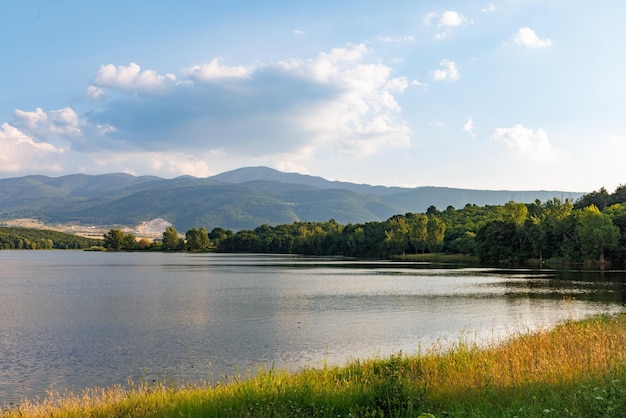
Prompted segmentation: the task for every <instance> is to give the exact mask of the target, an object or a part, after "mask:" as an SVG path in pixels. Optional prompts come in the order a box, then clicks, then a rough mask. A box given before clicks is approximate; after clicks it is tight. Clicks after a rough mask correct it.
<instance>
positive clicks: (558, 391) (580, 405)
mask: <svg viewBox="0 0 626 418" xmlns="http://www.w3.org/2000/svg"><path fill="white" fill-rule="evenodd" d="M422 414H432V415H434V416H436V417H440V416H470V417H504V416H518V417H538V416H558V417H566V416H567V417H569V416H571V417H622V416H626V317H625V316H618V317H599V318H592V319H588V320H585V321H580V322H568V323H566V324H564V325H561V326H558V327H556V328H555V329H553V330H550V331H545V332H539V333H534V334H528V335H526V334H519V335H513V336H511V339H510V340H508V341H507V342H505V343H496V342H494V343H492V344H491V345H488V346H486V347H485V346H484V345H481V346H479V345H478V344H476V343H474V342H468V341H458V342H456V343H455V344H453V346H452V347H451V348H450V347H447V348H446V349H445V350H444V349H443V348H441V347H432V348H430V349H428V350H425V353H424V354H421V355H415V356H405V355H401V354H398V355H393V356H390V357H387V358H383V359H371V360H358V361H353V362H350V363H349V364H347V365H345V366H344V367H331V366H329V367H325V368H321V369H306V370H303V371H301V372H299V373H294V374H291V373H287V372H284V371H279V370H267V371H265V372H261V373H259V374H258V375H256V376H255V377H252V378H250V379H246V380H242V381H238V380H236V379H234V380H232V381H231V382H229V383H226V384H222V385H218V386H217V387H215V388H207V387H204V388H202V387H195V388H194V387H187V388H175V387H168V386H167V385H163V384H161V385H153V386H149V387H146V386H142V387H137V388H134V389H133V390H130V391H124V390H122V389H120V388H114V389H108V390H92V391H87V392H85V393H83V394H82V395H80V396H72V395H66V396H63V397H60V398H51V399H48V400H46V401H42V402H40V403H37V404H32V403H31V404H29V403H24V404H23V405H22V406H21V407H20V408H19V409H12V410H5V411H4V413H3V415H2V416H6V417H18V416H19V417H24V416H25V417H43V416H46V417H50V416H54V417H88V416H92V417H125V416H133V417H144V416H146V417H148V416H149V417H174V416H175V417H179V416H183V417H245V416H249V417H257V416H259V417H296V416H311V417H348V416H352V417H356V416H362V417H374V416H376V417H378V416H398V417H413V416H414V417H419V416H420V415H422ZM424 416H431V415H424Z"/></svg>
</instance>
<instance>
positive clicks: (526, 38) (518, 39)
mask: <svg viewBox="0 0 626 418" xmlns="http://www.w3.org/2000/svg"><path fill="white" fill-rule="evenodd" d="M513 41H514V42H515V43H516V44H518V45H522V46H526V47H528V48H547V47H549V46H552V41H551V40H550V39H548V38H546V39H540V38H539V36H537V34H536V33H535V31H534V30H532V29H531V28H529V27H524V28H521V29H520V30H518V31H517V33H516V34H515V36H514V37H513Z"/></svg>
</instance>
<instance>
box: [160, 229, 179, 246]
mask: <svg viewBox="0 0 626 418" xmlns="http://www.w3.org/2000/svg"><path fill="white" fill-rule="evenodd" d="M162 248H163V250H165V251H176V250H180V249H181V247H180V246H179V239H178V231H176V228H174V227H173V226H168V227H167V228H165V231H163V246H162Z"/></svg>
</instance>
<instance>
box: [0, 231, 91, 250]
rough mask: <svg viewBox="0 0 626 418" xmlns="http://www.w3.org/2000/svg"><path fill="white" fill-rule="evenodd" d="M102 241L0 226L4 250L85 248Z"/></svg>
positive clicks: (61, 233)
mask: <svg viewBox="0 0 626 418" xmlns="http://www.w3.org/2000/svg"><path fill="white" fill-rule="evenodd" d="M102 242H103V241H102V240H95V239H90V238H84V237H80V236H77V235H73V234H66V233H63V232H57V231H49V230H45V229H34V228H15V227H0V249H4V250H9V249H16V250H51V249H85V248H90V247H92V246H97V245H102Z"/></svg>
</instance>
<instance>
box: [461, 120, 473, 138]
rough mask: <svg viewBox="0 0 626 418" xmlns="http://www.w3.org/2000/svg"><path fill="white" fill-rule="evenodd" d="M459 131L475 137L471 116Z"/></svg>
mask: <svg viewBox="0 0 626 418" xmlns="http://www.w3.org/2000/svg"><path fill="white" fill-rule="evenodd" d="M461 129H463V131H465V132H467V133H468V134H470V135H471V136H472V137H475V136H476V131H475V130H474V119H473V118H472V117H471V116H470V117H469V118H467V121H465V123H464V124H463V127H462V128H461Z"/></svg>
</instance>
